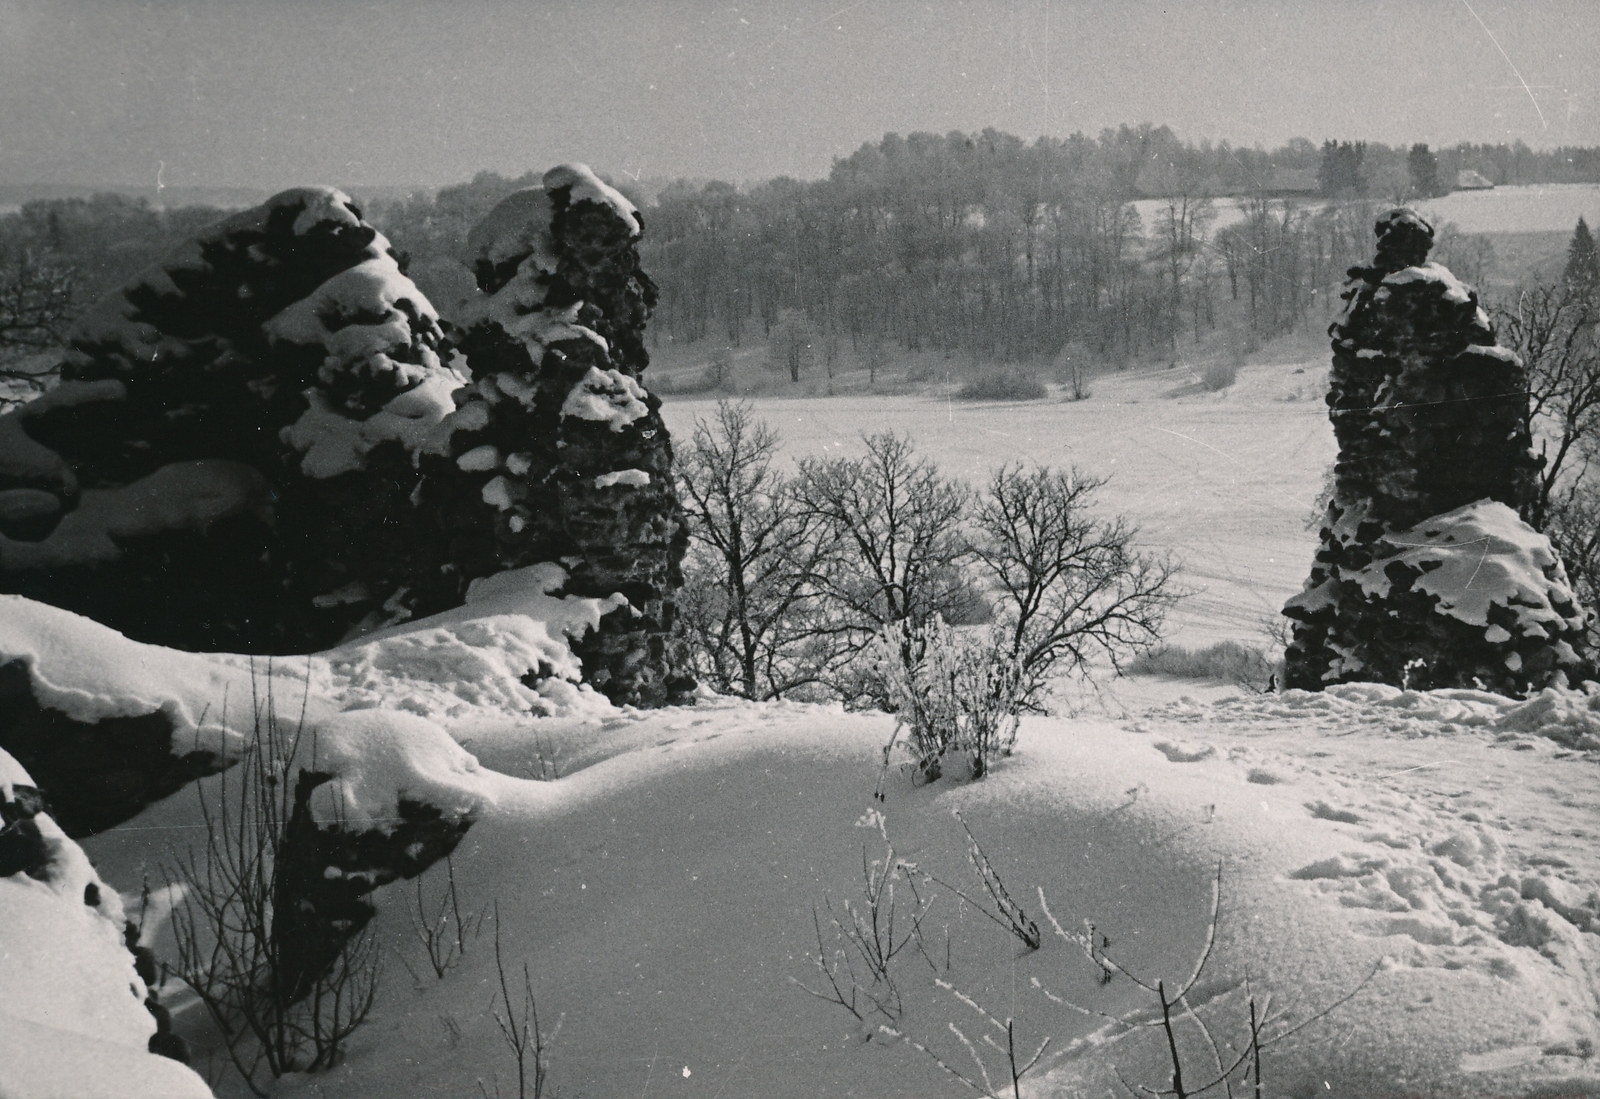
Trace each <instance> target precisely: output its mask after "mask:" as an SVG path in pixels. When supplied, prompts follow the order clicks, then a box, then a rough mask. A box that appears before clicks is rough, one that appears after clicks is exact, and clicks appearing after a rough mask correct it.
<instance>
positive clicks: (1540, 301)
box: [1495, 283, 1600, 529]
mask: <svg viewBox="0 0 1600 1099" xmlns="http://www.w3.org/2000/svg"><path fill="white" fill-rule="evenodd" d="M1495 319H1496V321H1497V322H1498V324H1497V327H1498V328H1499V330H1500V335H1501V338H1502V339H1504V340H1505V342H1506V344H1507V345H1508V346H1509V347H1511V348H1512V350H1514V351H1516V352H1517V354H1519V355H1521V356H1522V363H1523V367H1524V369H1525V370H1526V371H1527V378H1528V412H1527V420H1526V424H1527V427H1528V429H1529V431H1531V432H1532V433H1533V436H1534V437H1535V438H1536V439H1538V441H1539V449H1540V453H1541V454H1542V455H1543V457H1544V460H1545V461H1544V468H1543V469H1542V470H1541V471H1540V473H1539V495H1538V498H1537V500H1536V501H1535V503H1534V513H1533V516H1532V520H1533V525H1534V526H1535V527H1538V528H1540V529H1543V527H1544V525H1545V520H1546V519H1547V518H1548V517H1549V514H1550V509H1551V500H1552V497H1553V496H1554V495H1555V494H1556V493H1557V491H1558V485H1560V483H1561V482H1562V480H1563V478H1565V477H1568V476H1570V477H1571V478H1573V479H1574V480H1577V479H1581V478H1582V477H1583V475H1584V473H1585V471H1586V469H1587V465H1588V458H1589V455H1590V454H1591V453H1592V452H1593V449H1594V444H1595V443H1596V442H1597V441H1600V440H1597V434H1600V341H1597V339H1596V332H1595V328H1596V325H1597V324H1600V300H1597V295H1596V293H1595V292H1594V291H1593V290H1590V289H1586V288H1584V287H1582V286H1579V285H1576V284H1572V283H1561V284H1557V285H1553V286H1551V285H1546V286H1534V287H1531V288H1528V289H1525V290H1523V291H1522V292H1520V293H1519V294H1518V295H1517V300H1516V303H1515V305H1514V306H1512V307H1508V308H1497V309H1496V310H1495ZM1574 463H1579V464H1578V466H1577V467H1576V468H1574Z"/></svg>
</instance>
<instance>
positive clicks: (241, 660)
mask: <svg viewBox="0 0 1600 1099" xmlns="http://www.w3.org/2000/svg"><path fill="white" fill-rule="evenodd" d="M565 581H566V572H565V570H563V569H562V568H561V567H560V566H558V565H553V564H548V563H545V564H540V565H534V566H530V567H528V568H524V569H514V570H510V571H507V572H503V573H499V574H497V575H494V576H491V577H488V578H485V579H483V580H480V581H478V582H476V583H475V584H474V585H473V586H472V587H471V588H470V590H469V591H468V594H467V601H466V603H465V604H464V605H463V606H461V607H457V608H453V609H451V610H448V611H444V612H441V613H440V614H438V615H435V616H432V617H430V618H424V619H419V620H417V621H415V622H407V623H403V624H401V625H397V626H393V627H390V628H387V629H384V630H379V631H376V632H374V633H372V634H369V635H367V636H364V637H362V638H359V639H357V640H355V641H352V642H349V643H347V644H345V645H342V646H338V647H336V648H333V649H329V650H326V651H324V652H321V653H314V654H310V655H307V656H300V657H293V658H283V659H268V658H262V657H250V656H242V655H237V654H231V653H187V652H181V651H177V650H174V649H166V648H161V647H158V646H153V645H146V644H142V643H140V642H137V641H133V640H130V639H129V638H127V637H125V636H123V635H121V634H118V633H117V632H116V631H114V630H111V629H110V628H108V627H106V626H103V625H101V624H99V623H97V622H94V621H92V620H90V619H87V618H84V617H82V616H79V615H76V614H73V613H71V612H69V611H64V610H61V609H60V608H57V607H52V606H49V605H47V604H43V603H38V602H34V601H32V600H28V599H23V598H21V597H18V596H0V749H4V750H6V751H9V752H10V753H12V754H13V755H14V756H16V757H17V758H18V759H19V760H21V761H23V763H24V764H25V765H26V766H27V767H28V768H29V770H30V771H31V773H33V774H34V775H35V776H36V777H37V778H38V779H39V782H40V784H41V785H42V787H43V788H44V789H45V790H46V792H47V794H48V796H49V797H50V800H51V803H52V805H54V806H55V807H56V812H57V814H58V815H59V819H60V821H61V823H62V825H63V827H64V828H66V830H67V831H68V833H69V834H72V835H79V836H81V835H88V834H91V833H94V832H98V831H101V830H103V829H106V828H109V827H111V826H113V825H116V824H118V823H121V822H122V821H124V820H127V819H128V818H129V817H132V816H133V815H134V814H136V813H138V812H139V811H140V810H141V809H143V808H144V807H145V806H147V805H149V804H151V803H152V802H155V801H158V800H160V799H162V798H165V797H167V796H169V795H171V794H173V793H174V792H176V791H178V790H179V789H181V788H182V787H183V786H184V785H186V784H187V783H189V782H191V781H193V780H194V779H196V778H199V777H202V776H204V775H208V774H214V773H216V772H217V771H219V770H222V769H223V768H224V767H226V766H228V765H230V764H231V763H233V762H236V761H237V760H238V759H239V758H240V757H241V755H242V754H243V753H244V752H246V751H248V750H249V749H250V746H251V744H252V742H253V740H254V739H255V732H256V729H257V726H258V723H259V722H260V721H263V720H266V719H267V718H268V716H269V715H270V714H276V715H277V720H278V721H280V722H284V721H288V720H289V719H290V718H293V719H294V720H295V721H299V720H300V719H301V717H302V716H303V718H304V721H305V723H306V727H307V728H308V729H309V730H310V731H311V732H312V733H313V734H314V736H315V739H316V742H317V744H318V749H317V750H318V753H319V754H318V756H317V760H318V762H315V763H309V762H308V763H307V767H309V768H311V769H312V770H317V771H321V772H327V773H329V774H334V775H337V776H339V781H338V782H336V783H334V784H333V785H330V786H328V787H326V789H325V790H324V791H323V794H324V795H327V796H333V795H334V794H337V800H338V802H339V803H340V804H341V805H343V806H344V811H345V812H347V813H351V814H355V816H354V817H353V818H352V819H359V820H370V821H381V820H386V819H398V818H403V817H404V812H403V811H402V810H401V808H400V806H399V804H398V801H397V799H398V798H402V797H404V798H409V799H410V800H412V801H416V802H418V803H419V804H426V805H431V806H434V807H435V808H438V809H445V808H446V807H447V806H448V807H451V808H450V809H449V812H448V813H446V816H451V815H452V814H453V815H454V816H456V817H459V816H460V814H461V813H462V812H465V811H466V810H465V809H463V808H461V798H462V797H463V796H465V795H463V793H462V791H463V790H467V789H469V788H473V787H472V782H471V781H469V780H468V779H461V781H462V782H465V783H466V784H467V785H466V786H464V787H458V786H455V785H449V784H448V783H447V784H446V785H445V786H437V785H429V783H436V782H437V775H436V772H437V774H449V775H455V774H457V772H458V771H459V772H460V773H461V774H464V775H468V776H470V775H471V774H472V773H473V768H472V765H470V757H468V756H466V755H465V753H463V752H460V751H459V749H454V747H453V744H451V742H450V740H449V736H448V735H447V732H445V731H441V730H455V729H456V728H457V727H458V723H467V725H468V726H469V727H470V725H471V724H472V723H474V722H482V721H484V720H485V718H486V715H494V717H495V718H496V719H497V720H503V721H507V722H509V721H512V720H516V719H522V718H527V717H529V716H548V715H556V714H578V715H595V714H602V713H606V712H609V711H610V709H611V707H610V704H609V703H608V702H607V701H606V699H605V697H604V696H603V695H600V694H598V693H597V692H596V691H595V690H594V689H593V688H592V687H590V686H589V685H587V684H585V683H583V682H582V675H583V666H582V662H581V660H580V659H579V657H578V656H577V655H576V654H575V653H574V651H573V645H574V641H575V639H577V638H582V637H586V636H589V635H591V634H593V633H594V632H596V631H597V630H598V629H599V628H600V626H601V624H602V622H603V620H604V618H605V617H606V616H607V615H609V614H613V613H617V612H618V611H619V610H621V609H623V608H625V606H626V603H625V601H624V600H623V599H622V597H620V596H614V597H611V598H608V599H593V598H587V597H582V596H574V595H562V594H553V593H558V592H560V590H561V587H562V585H563V583H564V582H565ZM375 721H376V722H378V723H379V724H378V726H376V727H375V726H374V724H373V723H374V722H375ZM386 722H387V723H388V724H385V723H386ZM396 723H397V724H396ZM391 724H392V725H393V728H392V729H391ZM375 728H377V729H379V730H380V731H379V732H375V731H374V729H375ZM425 729H432V730H434V732H432V733H428V734H427V737H428V738H429V742H430V743H432V744H434V745H435V748H429V749H427V750H426V751H423V750H422V749H420V748H418V749H416V751H423V754H422V755H421V756H415V759H417V760H423V762H411V763H408V762H407V761H408V760H413V754H407V753H409V752H412V748H405V749H404V750H402V749H401V748H400V747H396V745H412V746H413V747H415V745H417V744H421V743H422V741H420V740H418V737H420V736H423V732H424V731H425ZM382 730H388V732H387V733H385V732H382ZM406 730H410V732H407V731H406ZM391 733H392V735H393V737H394V738H396V739H395V741H394V743H393V744H389V743H387V742H385V741H384V739H383V737H384V736H385V735H390V734H391ZM462 735H463V737H470V736H471V735H472V733H471V732H470V731H466V732H463V733H462ZM356 744H360V745H364V747H361V748H359V750H358V749H357V748H356V747H351V745H356ZM446 745H450V750H449V751H446V748H445V746H446ZM341 746H343V747H341ZM438 751H446V754H447V755H448V756H449V757H450V759H451V760H454V761H455V762H453V763H450V764H449V766H445V767H443V769H442V770H440V768H439V766H435V765H436V764H439V762H440V759H441V758H443V757H439V758H435V756H436V755H437V752H438ZM394 752H400V755H398V756H394V757H393V759H392V760H391V762H390V763H389V764H385V765H384V766H383V767H379V766H378V764H377V763H375V762H374V761H375V760H376V759H378V758H380V757H382V758H389V757H390V756H391V755H393V753H394ZM430 753H432V754H430ZM430 760H431V762H428V761H430ZM334 764H337V765H336V766H335V765H334ZM425 764H426V765H425ZM463 768H464V769H465V770H462V769H463ZM357 773H359V774H361V775H363V776H366V777H364V778H362V779H361V780H360V781H359V782H357V781H356V780H355V779H354V778H351V777H350V776H352V775H355V774H357ZM428 775H435V778H431V779H425V777H424V776H428ZM455 781H456V780H455V779H451V780H450V782H451V783H453V782H455ZM319 796H322V795H319ZM468 800H469V801H470V798H469V799H468Z"/></svg>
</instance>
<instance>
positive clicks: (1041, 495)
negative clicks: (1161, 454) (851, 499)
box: [970, 466, 1183, 710]
mask: <svg viewBox="0 0 1600 1099" xmlns="http://www.w3.org/2000/svg"><path fill="white" fill-rule="evenodd" d="M1105 483H1106V482H1105V481H1104V480H1103V479H1100V478H1095V477H1090V476H1087V475H1085V474H1082V473H1079V472H1078V471H1077V470H1075V469H1073V470H1067V471H1065V472H1062V471H1058V470H1052V469H1049V468H1035V469H1031V470H1029V469H1025V468H1023V467H1022V466H1004V467H1002V468H1000V469H998V470H996V471H995V472H994V474H993V476H992V477H990V479H989V484H988V488H987V491H986V492H985V493H984V494H983V495H982V496H981V497H980V499H979V502H978V506H977V509H976V512H975V514H974V516H973V523H972V525H973V528H974V530H973V533H972V536H971V543H970V544H971V549H972V553H973V555H974V557H975V558H976V559H977V561H978V563H979V565H980V566H981V568H982V569H983V571H984V572H985V573H987V579H988V581H989V583H990V585H991V586H992V588H993V589H994V590H995V592H996V600H995V602H996V607H997V609H996V630H995V635H994V636H995V638H996V644H997V645H998V646H999V648H1000V650H1001V651H1002V652H1003V653H1005V654H1006V655H1007V656H1009V657H1010V658H1011V660H1013V661H1014V662H1015V664H1016V666H1017V669H1018V672H1019V674H1020V683H1019V690H1020V691H1021V702H1022V705H1023V707H1024V708H1025V709H1033V710H1037V709H1042V708H1043V696H1044V694H1045V691H1046V689H1047V685H1048V682H1049V679H1050V677H1052V676H1054V675H1058V674H1062V673H1066V674H1071V675H1085V674H1087V671H1088V668H1089V667H1090V665H1091V662H1092V661H1094V659H1095V658H1096V657H1101V656H1103V657H1105V658H1107V659H1109V660H1110V662H1111V665H1112V667H1113V668H1114V669H1119V670H1120V667H1121V663H1122V661H1124V660H1126V659H1128V658H1129V656H1131V655H1136V654H1138V653H1139V652H1141V651H1143V650H1145V649H1147V648H1149V647H1150V646H1152V645H1154V644H1155V643H1156V642H1157V641H1158V640H1159V639H1160V637H1161V628H1162V624H1163V622H1164V621H1165V618H1166V612H1167V611H1168V609H1170V608H1171V606H1172V605H1173V603H1175V602H1176V601H1177V600H1178V599H1179V598H1180V597H1181V596H1182V594H1183V592H1182V591H1180V590H1179V589H1178V587H1177V585H1176V583H1175V582H1174V579H1173V577H1174V574H1175V572H1176V565H1175V564H1174V563H1173V562H1172V561H1171V560H1169V559H1166V558H1158V557H1152V556H1149V555H1146V554H1143V553H1140V552H1139V551H1138V550H1137V549H1136V548H1135V546H1134V540H1135V538H1136V537H1137V535H1138V533H1139V532H1138V530H1137V528H1135V527H1132V526H1130V525H1129V524H1128V523H1127V522H1126V521H1125V520H1123V519H1122V518H1120V517H1116V518H1104V517H1101V516H1099V515H1097V514H1095V507H1094V499H1095V494H1096V493H1097V492H1098V491H1099V490H1100V489H1101V488H1102V487H1103V486H1104V485H1105Z"/></svg>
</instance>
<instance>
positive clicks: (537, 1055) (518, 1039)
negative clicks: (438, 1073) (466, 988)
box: [478, 900, 566, 1099]
mask: <svg viewBox="0 0 1600 1099" xmlns="http://www.w3.org/2000/svg"><path fill="white" fill-rule="evenodd" d="M494 967H495V972H496V973H497V974H498V976H499V978H500V989H499V994H498V996H497V1002H498V1004H499V1006H498V1007H496V1008H494V1009H493V1010H492V1012H491V1014H492V1015H493V1017H494V1022H495V1026H497V1027H499V1028H500V1037H501V1038H502V1039H503V1040H504V1042H505V1045H506V1048H507V1049H509V1050H510V1051H511V1056H512V1057H513V1058H514V1059H515V1060H516V1063H517V1099H541V1097H542V1096H543V1095H544V1094H545V1089H546V1088H547V1087H548V1086H549V1077H550V1046H551V1045H552V1044H553V1043H554V1042H555V1040H556V1037H557V1036H558V1035H559V1034H560V1033H561V1024H562V1023H563V1022H564V1021H565V1020H566V1016H565V1015H563V1016H561V1017H560V1018H559V1019H557V1020H556V1027H555V1030H553V1031H552V1032H551V1033H550V1035H549V1036H548V1037H546V1036H545V1033H544V1031H543V1030H542V1029H541V1028H540V1026H539V1005H538V1004H537V1003H536V1002H535V1000H534V996H533V977H532V975H531V974H530V973H529V972H528V963H527V962H523V963H522V995H521V997H520V998H518V999H517V1000H513V999H512V996H511V987H512V986H511V980H510V978H508V977H507V976H506V963H505V958H504V956H503V955H502V954H501V952H500V902H499V901H498V900H497V901H495V905H494ZM478 1091H479V1092H480V1093H481V1094H483V1095H484V1096H485V1099H487V1096H488V1094H489V1091H488V1088H486V1087H485V1086H484V1083H483V1080H482V1079H481V1078H480V1079H479V1080H478ZM494 1093H495V1096H496V1099H499V1095H500V1082H499V1079H498V1077H496V1079H495V1085H494Z"/></svg>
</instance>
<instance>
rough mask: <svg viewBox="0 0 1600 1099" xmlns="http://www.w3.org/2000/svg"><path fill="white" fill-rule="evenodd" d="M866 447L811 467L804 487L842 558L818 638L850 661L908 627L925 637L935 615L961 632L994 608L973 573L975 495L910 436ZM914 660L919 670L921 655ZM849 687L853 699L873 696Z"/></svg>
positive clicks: (804, 468) (834, 568)
mask: <svg viewBox="0 0 1600 1099" xmlns="http://www.w3.org/2000/svg"><path fill="white" fill-rule="evenodd" d="M866 443H867V453H866V455H865V456H864V457H862V458H856V459H850V458H833V459H819V458H809V459H806V460H805V461H803V462H801V464H800V477H799V479H798V481H797V483H796V495H797V498H798V500H799V502H800V506H801V511H802V513H803V514H805V515H806V516H807V517H808V518H809V519H811V520H812V521H815V522H816V523H818V524H819V527H820V529H819V534H820V535H821V537H822V538H823V539H824V540H825V542H826V544H828V545H831V546H833V547H835V550H836V553H837V556H836V557H835V559H834V560H833V561H832V562H831V565H830V567H829V568H827V569H825V570H822V571H821V572H820V573H819V574H818V576H817V592H818V595H819V597H820V598H821V601H822V604H823V608H824V616H823V618H822V619H821V620H819V621H818V622H816V623H815V624H814V625H813V626H812V628H811V629H812V633H813V636H815V637H817V638H818V639H819V640H823V641H825V642H826V643H827V645H828V646H829V647H830V649H831V650H832V651H833V652H834V653H836V654H838V655H839V656H840V657H841V658H842V659H844V660H851V659H853V658H854V657H855V656H857V655H858V654H860V653H862V652H863V651H864V650H865V649H866V648H867V647H868V646H869V645H870V644H872V642H873V639H874V638H875V637H877V636H878V634H879V633H880V631H882V629H883V628H884V627H885V626H887V625H890V624H896V623H906V624H907V626H909V627H910V629H909V630H908V631H907V633H906V636H917V635H919V634H921V633H922V630H923V627H924V626H926V625H927V623H928V622H929V621H931V620H932V618H933V616H934V615H935V614H938V615H941V616H943V617H944V619H945V620H946V621H948V622H951V623H955V624H960V623H963V622H971V621H973V620H974V619H975V618H979V617H982V615H983V610H984V608H983V603H982V599H981V597H980V596H979V595H978V594H977V592H976V591H975V590H974V589H973V586H972V584H971V581H970V580H969V579H968V577H967V576H966V575H965V574H964V569H963V566H964V565H965V564H966V563H967V562H968V560H969V559H970V550H969V549H968V547H967V543H966V539H965V538H964V537H963V536H962V533H961V526H962V522H963V519H964V517H965V513H966V509H967V505H968V501H969V500H970V498H971V492H970V490H969V489H968V488H967V487H966V486H965V485H962V484H961V483H959V482H956V481H952V480H948V479H946V478H945V477H943V476H941V475H940V473H939V470H938V467H937V466H935V465H934V464H933V463H932V462H930V461H928V460H927V459H925V458H919V457H917V456H916V453H915V451H914V450H913V448H912V445H911V440H910V439H908V438H906V437H905V436H901V435H895V434H893V433H890V432H885V433H882V434H879V435H873V436H871V437H869V438H868V439H867V440H866ZM904 655H905V660H906V666H907V667H908V668H909V667H914V666H915V663H914V662H915V660H916V654H914V653H911V652H907V653H905V654H904ZM839 688H840V690H841V693H843V694H845V695H846V696H847V697H852V696H859V695H860V694H862V693H866V694H871V693H872V689H871V688H863V687H862V686H861V685H859V684H851V683H841V684H839Z"/></svg>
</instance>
